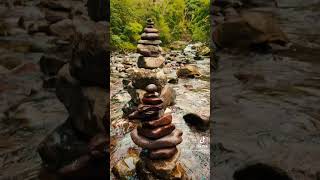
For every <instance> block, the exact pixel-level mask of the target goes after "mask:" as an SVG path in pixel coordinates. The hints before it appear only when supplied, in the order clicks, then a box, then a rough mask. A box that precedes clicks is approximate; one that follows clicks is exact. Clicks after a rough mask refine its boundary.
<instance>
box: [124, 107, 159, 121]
mask: <svg viewBox="0 0 320 180" xmlns="http://www.w3.org/2000/svg"><path fill="white" fill-rule="evenodd" d="M163 113H164V111H163V110H161V111H149V112H145V113H140V112H139V111H134V112H132V113H131V114H129V116H128V118H129V119H140V120H141V121H152V120H155V119H159V118H160V117H161V116H162V115H163Z"/></svg>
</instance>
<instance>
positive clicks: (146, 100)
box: [142, 97, 163, 105]
mask: <svg viewBox="0 0 320 180" xmlns="http://www.w3.org/2000/svg"><path fill="white" fill-rule="evenodd" d="M142 102H143V103H144V104H148V105H157V104H161V103H162V102H163V101H162V100H161V99H160V98H158V97H155V98H146V97H144V98H142Z"/></svg>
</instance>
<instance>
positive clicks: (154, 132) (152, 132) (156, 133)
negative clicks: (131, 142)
mask: <svg viewBox="0 0 320 180" xmlns="http://www.w3.org/2000/svg"><path fill="white" fill-rule="evenodd" d="M174 129H175V126H174V125H173V124H168V125H164V126H161V127H157V128H154V129H147V128H143V127H142V126H140V127H138V133H139V134H140V135H142V136H144V137H147V138H150V139H158V138H161V137H163V136H166V135H168V134H170V133H171V132H172V131H173V130H174Z"/></svg>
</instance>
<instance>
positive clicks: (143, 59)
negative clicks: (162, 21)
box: [137, 19, 164, 69]
mask: <svg viewBox="0 0 320 180" xmlns="http://www.w3.org/2000/svg"><path fill="white" fill-rule="evenodd" d="M160 44H161V40H160V35H159V31H158V30H157V29H155V28H154V22H153V21H152V20H151V19H148V20H147V27H146V28H144V33H143V34H142V35H141V40H140V41H139V42H138V47H137V52H138V53H140V54H141V56H140V57H139V59H138V67H139V68H146V69H155V68H159V67H162V66H163V64H164V57H163V56H162V55H161V52H162V48H161V47H160V46H159V45H160Z"/></svg>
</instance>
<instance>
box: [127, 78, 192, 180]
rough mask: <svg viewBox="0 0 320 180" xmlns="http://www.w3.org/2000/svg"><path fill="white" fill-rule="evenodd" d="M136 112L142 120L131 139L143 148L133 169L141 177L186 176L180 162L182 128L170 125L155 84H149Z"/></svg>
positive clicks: (170, 117)
mask: <svg viewBox="0 0 320 180" xmlns="http://www.w3.org/2000/svg"><path fill="white" fill-rule="evenodd" d="M145 91H146V93H145V94H144V95H143V98H142V102H141V104H139V106H138V108H137V111H136V116H135V117H136V118H137V119H139V120H140V121H141V123H140V124H139V125H138V127H137V128H135V129H134V130H133V131H132V132H131V134H130V135H131V139H132V141H133V142H134V143H135V144H137V145H138V146H140V147H142V148H143V150H142V152H141V153H140V160H139V162H138V163H137V167H136V171H137V174H138V176H139V177H140V178H141V179H186V175H185V171H184V169H183V167H182V166H181V164H180V163H178V160H179V157H180V153H181V152H180V150H179V149H178V148H177V147H176V146H177V145H178V144H180V143H181V142H182V134H183V133H182V131H181V130H178V129H176V127H175V125H174V124H172V115H171V114H170V113H165V109H166V107H165V106H164V104H163V100H162V99H161V98H160V95H159V92H158V91H159V90H158V87H157V86H156V85H154V84H149V85H148V86H147V87H146V88H145Z"/></svg>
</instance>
